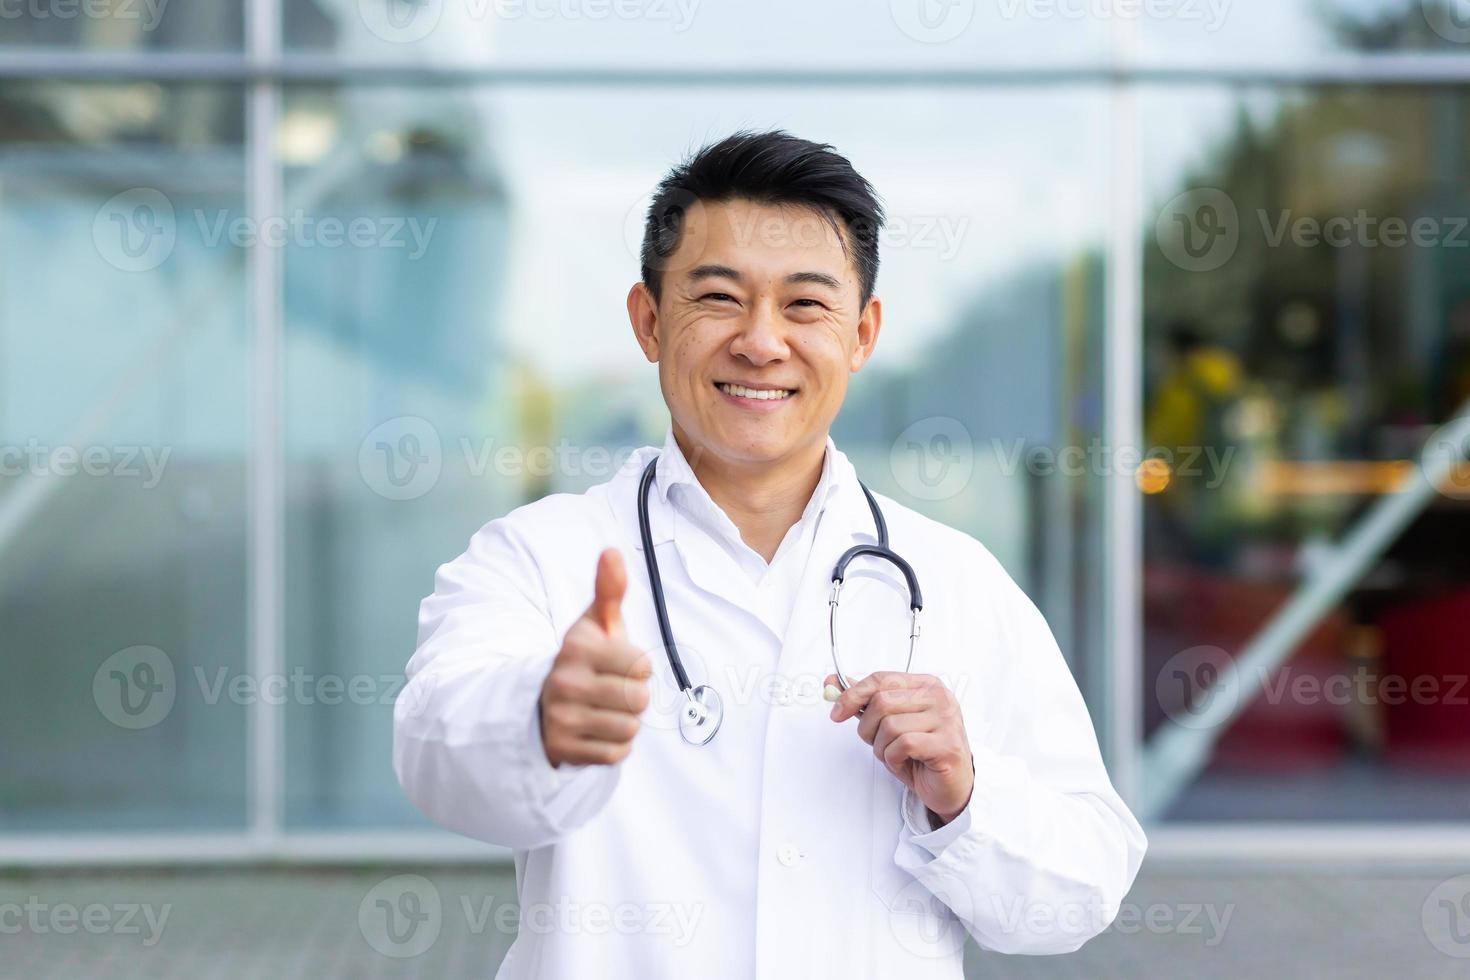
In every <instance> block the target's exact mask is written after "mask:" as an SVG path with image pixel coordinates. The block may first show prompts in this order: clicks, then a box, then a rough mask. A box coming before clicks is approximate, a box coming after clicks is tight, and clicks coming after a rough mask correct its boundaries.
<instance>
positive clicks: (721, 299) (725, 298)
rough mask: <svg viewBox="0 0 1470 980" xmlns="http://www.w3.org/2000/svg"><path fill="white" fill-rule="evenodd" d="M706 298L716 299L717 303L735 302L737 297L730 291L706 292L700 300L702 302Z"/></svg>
mask: <svg viewBox="0 0 1470 980" xmlns="http://www.w3.org/2000/svg"><path fill="white" fill-rule="evenodd" d="M705 300H714V301H715V302H716V303H733V302H735V297H734V296H731V295H730V294H729V293H705V294H704V295H703V296H701V297H699V301H700V302H701V303H702V302H704V301H705Z"/></svg>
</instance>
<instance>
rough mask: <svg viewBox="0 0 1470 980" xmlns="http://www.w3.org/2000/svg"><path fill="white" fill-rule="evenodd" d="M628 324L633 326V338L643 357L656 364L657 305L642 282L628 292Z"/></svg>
mask: <svg viewBox="0 0 1470 980" xmlns="http://www.w3.org/2000/svg"><path fill="white" fill-rule="evenodd" d="M628 322H629V323H631V324H632V325H633V336H634V337H635V338H636V339H637V340H638V346H639V347H641V348H643V356H644V357H646V358H648V362H649V363H650V364H657V363H658V303H657V302H656V301H655V300H654V298H653V293H651V292H649V290H648V287H647V286H646V285H644V284H643V283H642V282H635V283H634V284H633V288H632V289H630V290H628Z"/></svg>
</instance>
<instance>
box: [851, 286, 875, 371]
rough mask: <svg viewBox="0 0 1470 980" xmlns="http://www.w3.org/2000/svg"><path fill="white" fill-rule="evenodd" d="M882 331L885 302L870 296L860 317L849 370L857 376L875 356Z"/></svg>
mask: <svg viewBox="0 0 1470 980" xmlns="http://www.w3.org/2000/svg"><path fill="white" fill-rule="evenodd" d="M882 329H883V301H882V300H881V299H879V298H878V297H876V296H870V297H868V302H867V304H866V305H865V306H864V307H863V312H862V315H861V316H859V317H858V324H857V346H856V347H854V348H853V350H852V359H851V360H850V361H849V362H848V370H850V371H851V372H852V373H854V374H856V373H857V372H858V371H859V370H861V369H862V366H863V365H864V364H866V363H867V362H868V358H870V357H872V356H873V348H874V347H876V346H878V333H879V331H881V330H882Z"/></svg>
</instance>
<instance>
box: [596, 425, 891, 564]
mask: <svg viewBox="0 0 1470 980" xmlns="http://www.w3.org/2000/svg"><path fill="white" fill-rule="evenodd" d="M655 455H657V457H658V465H657V466H656V467H655V469H654V480H653V492H652V493H650V494H649V508H648V509H649V520H648V523H649V532H650V537H651V538H652V539H653V543H654V545H655V546H657V545H660V544H664V543H665V542H668V541H672V540H673V538H674V526H675V519H674V512H673V508H672V507H671V506H670V505H669V502H668V493H669V489H670V488H671V487H674V486H677V485H679V484H680V483H693V484H696V485H697V483H698V480H697V478H696V477H695V475H694V471H693V470H692V469H691V468H690V466H689V462H688V460H686V459H685V458H684V453H683V452H682V451H681V450H680V449H679V444H678V442H677V441H675V439H674V430H673V428H672V427H670V428H669V430H668V431H667V433H666V434H665V436H664V444H663V448H662V449H654V448H653V447H652V446H646V447H644V448H643V449H640V450H639V451H638V452H637V453H635V454H634V455H633V456H632V458H631V459H630V461H629V464H628V465H627V466H625V467H624V468H623V469H622V471H621V472H620V473H619V474H618V478H617V482H620V483H622V484H623V486H622V487H619V488H617V489H616V490H614V492H613V493H612V494H611V495H610V496H611V498H612V502H613V505H614V506H615V507H617V508H618V510H619V511H620V513H623V514H626V515H627V516H628V518H629V519H631V522H632V526H633V535H632V537H633V541H634V546H635V547H636V548H637V549H638V550H639V551H642V550H643V542H642V540H641V538H640V537H639V535H638V524H637V516H638V511H637V505H638V481H639V478H640V477H641V476H642V475H643V469H644V467H646V466H647V465H648V461H649V460H650V459H652V458H654V456H655ZM620 491H621V492H620ZM700 492H701V493H702V492H703V488H702V487H700ZM814 506H815V507H818V508H820V509H822V510H823V521H822V523H823V524H826V525H828V526H830V525H832V524H836V525H837V526H838V527H841V528H844V529H849V531H848V536H849V537H852V538H854V539H856V538H867V539H870V540H872V541H877V534H876V532H875V531H874V529H873V526H872V525H873V520H872V517H871V516H870V515H869V513H868V506H867V501H866V500H865V499H864V498H863V491H862V487H861V486H860V485H859V484H858V476H857V470H856V469H854V467H853V465H852V462H851V461H850V460H848V458H847V455H846V454H845V453H843V452H842V451H841V450H839V449H838V448H837V444H836V443H835V442H833V440H832V437H831V436H830V435H829V436H828V437H827V451H826V455H825V456H824V457H823V460H822V477H821V479H820V480H819V481H818V483H817V488H816V490H815V491H814V492H813V494H812V499H811V501H809V502H808V504H807V508H808V510H807V511H805V512H804V515H805V514H807V513H810V512H811V510H810V509H811V508H812V507H814Z"/></svg>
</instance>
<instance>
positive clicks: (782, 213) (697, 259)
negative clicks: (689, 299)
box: [674, 199, 856, 277]
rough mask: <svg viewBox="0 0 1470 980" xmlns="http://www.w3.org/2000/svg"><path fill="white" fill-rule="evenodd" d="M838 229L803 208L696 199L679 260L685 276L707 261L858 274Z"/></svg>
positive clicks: (685, 222)
mask: <svg viewBox="0 0 1470 980" xmlns="http://www.w3.org/2000/svg"><path fill="white" fill-rule="evenodd" d="M839 228H841V222H840V220H839V219H837V218H835V217H833V216H830V215H828V214H825V213H824V212H822V211H820V210H818V209H817V208H814V207H810V206H807V205H802V204H764V203H759V202H756V201H749V200H745V199H736V200H733V201H697V202H695V203H694V205H693V206H691V207H690V208H689V209H688V210H687V211H686V212H685V214H684V220H683V224H682V226H681V228H680V236H679V247H678V249H677V250H676V251H675V253H674V258H675V259H676V260H677V266H678V271H680V272H688V270H689V269H690V268H692V267H693V266H695V265H700V264H708V263H718V264H721V265H728V266H731V267H732V268H736V269H739V268H749V267H759V266H766V265H770V266H781V267H783V268H784V267H785V266H787V265H801V266H803V267H808V268H810V269H811V270H813V271H823V272H828V273H831V274H833V275H836V276H839V277H847V276H851V275H854V274H855V272H856V270H855V268H854V267H853V266H852V263H851V262H850V261H849V258H848V250H847V248H846V243H845V241H844V238H843V235H842V233H841V232H839Z"/></svg>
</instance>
